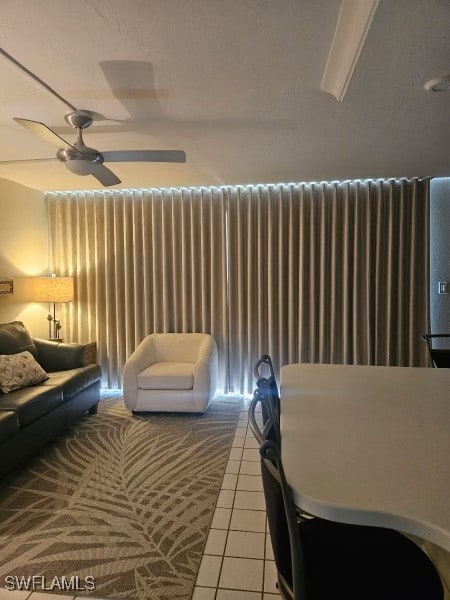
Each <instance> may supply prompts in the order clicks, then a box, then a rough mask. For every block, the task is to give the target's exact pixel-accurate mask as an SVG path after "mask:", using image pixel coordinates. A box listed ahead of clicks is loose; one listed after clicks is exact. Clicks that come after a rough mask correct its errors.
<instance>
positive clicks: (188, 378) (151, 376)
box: [138, 362, 195, 390]
mask: <svg viewBox="0 0 450 600" xmlns="http://www.w3.org/2000/svg"><path fill="white" fill-rule="evenodd" d="M194 370H195V364H194V363H184V362H158V363H155V364H154V365H151V366H150V367H148V368H147V369H145V370H144V371H142V373H140V374H139V375H138V385H139V387H140V388H141V389H143V390H192V388H193V387H194Z"/></svg>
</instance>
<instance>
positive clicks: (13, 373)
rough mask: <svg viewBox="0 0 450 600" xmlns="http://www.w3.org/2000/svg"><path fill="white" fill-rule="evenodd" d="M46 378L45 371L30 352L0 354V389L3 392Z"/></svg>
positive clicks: (39, 381)
mask: <svg viewBox="0 0 450 600" xmlns="http://www.w3.org/2000/svg"><path fill="white" fill-rule="evenodd" d="M46 379H48V375H47V373H46V372H45V371H44V369H43V368H42V367H41V365H40V364H39V363H38V362H36V360H35V359H34V358H33V356H32V355H31V353H30V352H28V351H27V352H19V353H18V354H2V355H0V391H1V392H3V393H4V394H7V393H8V392H12V391H13V390H19V389H20V388H24V387H27V386H28V385H34V384H35V383H41V382H42V381H45V380H46Z"/></svg>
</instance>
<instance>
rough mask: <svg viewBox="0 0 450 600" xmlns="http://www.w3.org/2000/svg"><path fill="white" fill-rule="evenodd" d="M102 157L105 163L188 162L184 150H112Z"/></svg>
mask: <svg viewBox="0 0 450 600" xmlns="http://www.w3.org/2000/svg"><path fill="white" fill-rule="evenodd" d="M102 155H103V159H104V160H105V162H173V163H185V162H186V154H185V152H183V150H111V151H110V152H102Z"/></svg>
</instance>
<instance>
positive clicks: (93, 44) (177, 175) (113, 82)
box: [0, 0, 450, 189]
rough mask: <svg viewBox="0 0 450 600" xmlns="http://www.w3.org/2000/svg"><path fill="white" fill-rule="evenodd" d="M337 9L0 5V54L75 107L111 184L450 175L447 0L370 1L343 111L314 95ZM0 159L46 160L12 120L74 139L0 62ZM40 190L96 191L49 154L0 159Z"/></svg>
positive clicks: (35, 91) (156, 2) (252, 3)
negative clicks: (176, 157)
mask: <svg viewBox="0 0 450 600" xmlns="http://www.w3.org/2000/svg"><path fill="white" fill-rule="evenodd" d="M339 8H340V1H339V0H226V1H224V0H2V1H1V20H0V38H1V45H2V47H3V48H4V49H5V50H6V51H7V52H9V53H10V54H11V55H13V56H14V57H15V58H16V59H17V60H18V61H20V62H21V63H23V64H24V65H26V66H27V67H28V68H29V69H30V70H32V71H33V72H34V73H36V74H37V75H38V76H40V77H41V78H42V79H43V80H44V81H46V82H47V83H48V84H49V85H51V86H52V87H53V88H54V89H56V90H57V91H58V93H59V94H61V95H62V96H63V97H64V98H66V99H67V100H69V101H70V102H71V103H72V104H74V105H75V106H77V107H78V108H85V109H90V110H92V111H96V112H98V113H100V114H101V115H103V116H104V117H105V119H104V120H101V121H97V122H96V123H94V125H93V126H92V127H91V128H90V129H89V130H87V132H86V135H85V141H86V143H87V144H88V145H89V146H92V147H94V148H97V149H98V150H100V151H102V150H119V149H127V150H131V149H183V150H185V151H186V154H187V163H186V164H181V165H180V164H175V165H173V164H161V163H159V164H156V163H155V164H123V163H120V164H119V163H118V164H114V165H111V164H110V165H109V166H110V167H111V168H112V169H113V170H114V171H115V172H116V173H117V174H118V175H119V177H120V178H121V179H122V182H123V183H122V185H120V186H118V187H160V186H178V185H213V184H235V183H236V184H237V183H250V182H251V183H255V182H276V181H311V180H323V179H326V180H330V179H347V178H364V177H401V176H426V175H434V176H437V175H440V176H448V175H450V148H449V145H450V143H449V134H448V132H449V130H450V92H444V93H434V94H432V93H429V92H426V91H425V90H424V88H423V85H424V83H425V82H426V81H427V80H429V79H432V78H434V77H437V76H439V75H444V74H447V73H449V72H450V35H449V30H450V3H449V2H448V1H447V0H395V1H393V0H381V1H380V4H379V7H378V9H377V12H376V14H375V17H374V20H373V22H372V26H371V28H370V30H369V33H368V36H367V39H366V43H365V46H364V48H363V50H362V53H361V56H360V58H359V61H358V64H357V65H356V69H355V71H354V74H353V77H352V79H351V82H350V85H349V87H348V90H347V93H346V96H345V97H344V100H343V102H342V103H339V102H337V101H336V100H335V99H334V98H333V97H332V96H330V95H328V94H325V93H324V92H321V91H320V82H321V79H322V76H323V72H324V68H325V64H326V60H327V55H328V50H329V48H330V45H331V41H332V38H333V32H334V29H335V26H336V21H337V17H338V13H339ZM0 77H1V84H0V160H16V159H28V158H42V157H51V156H54V148H53V147H52V146H49V145H47V144H46V143H45V142H44V141H41V140H40V139H39V138H37V137H35V136H34V135H32V134H31V133H30V132H28V131H27V130H25V129H23V128H21V127H20V126H19V125H17V124H16V123H14V122H13V120H12V117H13V116H16V117H24V118H28V119H34V120H37V121H44V122H45V123H46V124H47V125H49V126H50V127H52V128H54V129H55V130H56V131H57V132H58V133H60V134H61V135H63V136H65V137H67V138H68V139H69V141H71V140H73V137H72V131H71V130H70V128H69V127H68V126H67V125H66V123H65V121H64V119H63V117H64V114H65V113H66V112H67V108H66V107H65V106H64V104H62V103H61V102H60V101H58V100H57V99H55V98H54V97H53V96H51V95H50V94H48V92H46V91H44V90H43V89H42V88H40V87H39V86H37V85H36V84H35V83H34V82H33V81H32V80H31V79H29V78H27V77H26V76H25V75H24V74H23V73H22V72H20V71H18V70H17V69H15V68H14V67H12V66H11V65H10V64H9V63H7V62H6V61H5V60H4V59H2V58H1V57H0ZM0 177H3V178H7V179H11V180H13V181H17V182H19V183H22V184H24V185H27V186H31V187H35V188H38V189H88V188H90V189H94V188H96V187H99V186H97V185H96V182H95V180H94V179H93V178H91V177H85V178H81V177H79V176H76V175H74V174H72V173H70V172H69V171H68V170H67V169H66V168H65V167H64V166H63V165H61V164H59V163H58V162H57V161H54V162H48V163H47V162H38V163H20V164H16V165H0Z"/></svg>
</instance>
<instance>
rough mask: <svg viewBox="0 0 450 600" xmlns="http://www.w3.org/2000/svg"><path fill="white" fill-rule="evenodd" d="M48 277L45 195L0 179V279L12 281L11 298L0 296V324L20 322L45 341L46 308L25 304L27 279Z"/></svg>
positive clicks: (46, 330)
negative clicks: (39, 276)
mask: <svg viewBox="0 0 450 600" xmlns="http://www.w3.org/2000/svg"><path fill="white" fill-rule="evenodd" d="M47 274H48V224H47V209H46V202H45V199H44V194H43V193H42V192H41V191H39V190H35V189H33V188H29V187H25V186H23V185H19V184H18V183H13V182H12V181H8V180H6V179H0V279H2V278H4V279H8V278H9V279H14V295H12V296H0V323H5V322H8V321H13V320H15V319H18V320H21V321H23V322H24V323H25V325H26V326H27V328H28V329H29V331H30V333H31V334H32V335H34V336H37V337H47V335H48V322H47V320H46V316H47V312H48V311H47V308H48V307H47V306H45V305H42V304H34V303H30V302H26V300H27V280H26V279H24V278H26V277H32V276H35V275H47Z"/></svg>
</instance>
